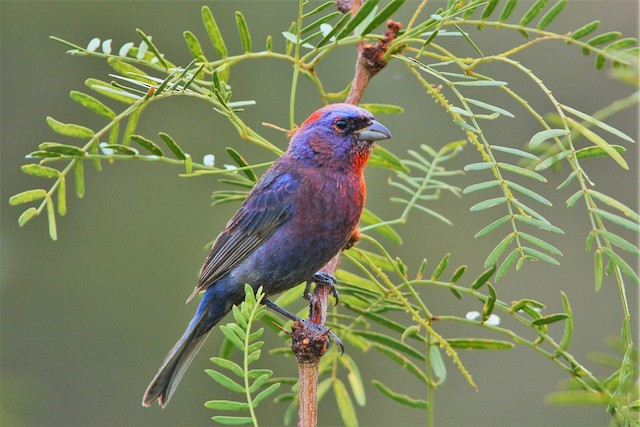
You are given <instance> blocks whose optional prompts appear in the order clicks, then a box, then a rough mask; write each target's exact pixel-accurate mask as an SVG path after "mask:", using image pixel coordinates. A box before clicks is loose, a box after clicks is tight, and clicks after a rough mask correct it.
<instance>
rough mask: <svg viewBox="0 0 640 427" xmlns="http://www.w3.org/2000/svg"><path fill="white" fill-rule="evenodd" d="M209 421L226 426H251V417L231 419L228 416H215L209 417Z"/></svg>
mask: <svg viewBox="0 0 640 427" xmlns="http://www.w3.org/2000/svg"><path fill="white" fill-rule="evenodd" d="M211 419H212V420H213V421H215V422H217V423H220V424H224V425H228V426H241V425H246V424H253V418H251V417H232V416H229V415H217V416H215V417H211Z"/></svg>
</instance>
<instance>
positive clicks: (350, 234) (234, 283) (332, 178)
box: [142, 103, 391, 408]
mask: <svg viewBox="0 0 640 427" xmlns="http://www.w3.org/2000/svg"><path fill="white" fill-rule="evenodd" d="M387 138H391V133H390V132H389V130H387V128H385V127H384V126H383V125H382V124H380V123H379V122H378V121H376V120H375V119H374V117H373V115H372V114H371V113H370V112H369V111H367V110H365V109H363V108H360V107H358V106H355V105H351V104H344V103H336V104H329V105H325V106H324V107H322V108H320V109H318V110H316V111H315V112H313V113H312V114H311V115H310V116H309V118H307V119H306V120H305V121H304V122H303V123H302V124H301V125H300V127H299V128H298V129H297V130H296V131H295V133H294V134H293V136H292V137H291V139H290V141H289V147H288V149H287V151H286V152H285V153H284V154H283V155H282V156H281V157H279V158H278V159H277V160H276V161H275V162H274V163H273V164H272V165H271V166H270V167H269V169H268V170H267V171H266V172H265V173H264V175H263V176H262V177H261V178H260V179H259V180H258V181H257V182H256V184H255V186H254V187H253V189H252V190H251V191H250V192H249V194H248V195H247V197H246V199H245V200H244V202H243V203H242V205H241V206H240V208H239V209H238V211H237V212H236V213H235V214H234V215H233V217H232V218H231V219H230V220H229V222H228V223H227V225H226V227H225V228H224V230H223V231H222V232H221V233H220V234H219V235H218V237H217V238H216V240H215V241H214V243H213V245H212V248H211V252H210V253H209V255H208V256H207V258H206V260H205V262H204V264H203V266H202V268H201V271H200V276H199V280H198V283H197V285H196V287H195V289H194V291H193V293H192V294H191V296H190V297H189V299H188V300H187V302H188V301H190V300H191V299H192V298H194V297H195V296H196V295H197V294H199V293H202V292H203V293H204V295H203V297H202V299H201V301H200V303H199V305H198V308H197V310H196V313H195V315H194V317H193V319H192V320H191V322H190V323H189V325H188V327H187V329H186V331H185V332H184V334H183V335H182V337H181V338H180V339H179V340H178V342H177V343H176V344H175V346H174V347H173V349H172V350H171V351H170V352H169V354H168V355H167V357H166V359H165V360H164V362H163V363H162V365H161V367H160V369H159V370H158V373H157V374H156V375H155V377H154V378H153V380H152V381H151V383H150V384H149V386H148V387H147V389H146V391H145V393H144V396H143V399H142V405H143V406H151V405H152V404H153V403H154V402H155V401H157V402H158V403H159V405H160V406H161V407H162V408H164V407H165V406H166V405H167V403H168V401H169V399H170V398H171V396H172V395H173V393H174V391H175V389H176V387H177V385H178V383H179V382H180V379H181V378H182V376H183V375H184V373H185V371H186V369H187V368H188V366H189V364H190V363H191V361H192V360H193V358H194V356H195V355H196V353H197V352H198V350H199V349H200V348H201V346H202V344H203V343H204V341H205V338H206V337H207V336H208V335H209V333H210V332H211V330H212V328H213V327H214V326H215V325H216V324H217V323H218V322H220V320H221V319H222V318H223V317H224V316H225V315H226V314H227V313H228V312H229V311H230V310H231V308H232V307H233V305H238V304H240V303H241V302H242V301H244V297H245V293H244V286H245V284H249V285H251V287H252V288H253V289H254V290H256V289H258V288H259V287H262V288H263V292H264V294H265V296H266V298H265V304H266V305H267V306H268V307H270V308H272V309H275V310H276V311H278V312H280V313H281V314H285V315H291V313H288V312H287V311H286V310H284V309H281V308H280V307H278V306H276V305H275V304H274V303H272V302H271V301H269V300H268V297H269V296H271V295H274V294H278V293H280V292H283V291H285V290H288V289H291V288H293V287H295V286H297V285H299V284H301V283H303V282H309V281H316V282H320V281H322V282H323V283H326V284H329V285H333V283H335V279H334V278H332V277H329V278H328V277H327V276H328V275H327V274H326V273H318V270H320V269H321V268H322V267H323V266H324V265H325V264H326V263H327V262H329V261H330V260H331V259H332V258H333V257H334V256H335V255H336V254H337V253H339V252H340V251H341V250H342V249H343V248H344V247H346V246H347V245H350V244H351V243H352V242H353V238H354V236H357V235H358V223H359V221H360V216H361V214H362V211H363V208H364V202H365V196H366V187H365V180H364V175H363V170H364V167H365V165H366V163H367V160H368V159H369V157H370V156H371V153H372V150H373V146H374V143H375V142H376V141H380V140H384V139H387Z"/></svg>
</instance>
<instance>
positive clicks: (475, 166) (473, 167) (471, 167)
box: [464, 162, 496, 172]
mask: <svg viewBox="0 0 640 427" xmlns="http://www.w3.org/2000/svg"><path fill="white" fill-rule="evenodd" d="M495 165H496V164H495V163H490V162H481V163H471V164H468V165H466V166H465V167H464V170H465V172H470V171H479V170H485V169H491V168H492V167H494V166H495Z"/></svg>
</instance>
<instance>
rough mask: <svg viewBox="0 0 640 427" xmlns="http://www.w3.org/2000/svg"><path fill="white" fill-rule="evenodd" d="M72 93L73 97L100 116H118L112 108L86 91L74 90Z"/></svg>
mask: <svg viewBox="0 0 640 427" xmlns="http://www.w3.org/2000/svg"><path fill="white" fill-rule="evenodd" d="M70 95H71V99H73V100H74V101H76V102H77V103H78V104H80V105H82V106H83V107H85V108H88V109H89V110H91V111H93V112H94V113H96V114H97V115H99V116H102V117H106V118H107V119H113V118H114V117H115V116H116V113H114V112H113V110H112V109H111V108H109V107H107V106H106V105H104V104H103V103H102V102H100V101H98V100H97V99H96V98H94V97H92V96H90V95H87V94H86V93H82V92H78V91H75V90H72V91H71V93H70Z"/></svg>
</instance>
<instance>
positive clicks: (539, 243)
mask: <svg viewBox="0 0 640 427" xmlns="http://www.w3.org/2000/svg"><path fill="white" fill-rule="evenodd" d="M518 236H519V237H522V238H523V239H524V240H526V241H527V242H530V243H533V244H534V245H536V246H538V247H541V248H542V249H544V250H546V251H547V252H551V253H552V254H554V255H557V256H562V252H560V251H559V250H558V249H557V248H556V247H555V246H553V245H551V244H549V243H547V242H545V241H544V240H542V239H538V238H537V237H535V236H532V235H530V234H527V233H525V232H522V231H519V232H518Z"/></svg>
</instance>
